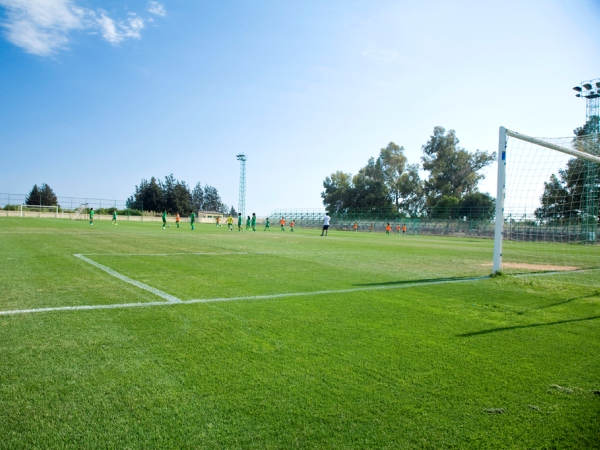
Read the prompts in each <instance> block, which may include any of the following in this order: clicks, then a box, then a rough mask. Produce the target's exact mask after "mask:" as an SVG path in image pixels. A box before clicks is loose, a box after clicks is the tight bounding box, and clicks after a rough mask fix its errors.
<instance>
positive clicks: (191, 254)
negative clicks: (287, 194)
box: [86, 251, 364, 257]
mask: <svg viewBox="0 0 600 450" xmlns="http://www.w3.org/2000/svg"><path fill="white" fill-rule="evenodd" d="M356 253H364V252H359V251H356V252H236V251H226V252H179V253H86V255H87V256H119V257H121V256H231V255H241V256H244V255H292V254H293V255H351V254H356Z"/></svg>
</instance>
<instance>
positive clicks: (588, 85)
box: [583, 83, 592, 91]
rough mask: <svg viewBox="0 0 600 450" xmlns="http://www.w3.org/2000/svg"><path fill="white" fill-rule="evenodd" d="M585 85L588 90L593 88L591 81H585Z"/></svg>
mask: <svg viewBox="0 0 600 450" xmlns="http://www.w3.org/2000/svg"><path fill="white" fill-rule="evenodd" d="M583 87H584V88H586V89H587V90H588V91H589V90H590V89H592V85H591V84H590V83H585V84H584V85H583Z"/></svg>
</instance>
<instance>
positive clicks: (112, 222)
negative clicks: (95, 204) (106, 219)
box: [110, 209, 117, 225]
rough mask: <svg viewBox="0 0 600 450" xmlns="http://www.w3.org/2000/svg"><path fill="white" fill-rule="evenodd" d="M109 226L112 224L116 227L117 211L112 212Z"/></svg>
mask: <svg viewBox="0 0 600 450" xmlns="http://www.w3.org/2000/svg"><path fill="white" fill-rule="evenodd" d="M110 224H111V225H113V224H114V225H116V224H117V210H116V209H115V210H114V211H113V218H112V220H111V221H110Z"/></svg>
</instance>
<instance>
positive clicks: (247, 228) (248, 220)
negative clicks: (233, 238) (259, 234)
mask: <svg viewBox="0 0 600 450" xmlns="http://www.w3.org/2000/svg"><path fill="white" fill-rule="evenodd" d="M249 229H250V216H248V218H247V219H246V230H249Z"/></svg>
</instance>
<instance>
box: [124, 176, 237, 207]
mask: <svg viewBox="0 0 600 450" xmlns="http://www.w3.org/2000/svg"><path fill="white" fill-rule="evenodd" d="M126 205H127V207H128V208H131V209H141V208H143V209H144V210H145V211H157V212H158V211H167V212H168V213H170V214H175V213H177V212H178V213H180V214H187V213H189V212H190V211H197V210H203V211H219V212H222V213H225V214H227V213H231V214H236V213H235V209H234V208H233V206H232V207H231V208H229V207H228V206H227V205H226V204H225V203H223V201H222V200H221V197H220V196H219V192H218V191H217V188H215V187H213V186H210V185H208V184H207V185H205V186H204V187H203V186H202V184H201V183H200V182H198V183H196V185H195V186H194V188H193V189H190V187H189V186H188V185H187V183H186V182H185V181H181V180H177V179H176V178H175V177H174V176H173V174H170V175H168V176H166V177H165V179H164V181H162V180H159V179H156V178H155V177H152V178H150V180H146V179H142V181H141V183H140V184H139V186H136V187H135V192H134V193H133V195H131V197H129V198H128V199H127V203H126Z"/></svg>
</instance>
